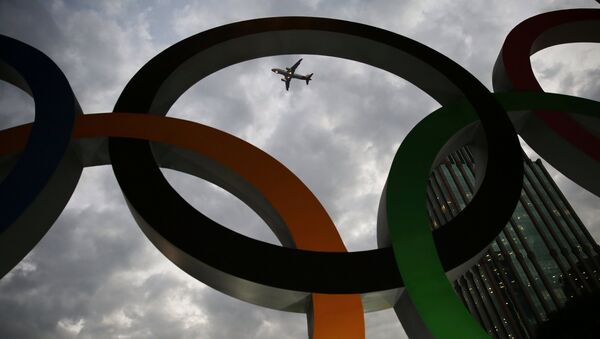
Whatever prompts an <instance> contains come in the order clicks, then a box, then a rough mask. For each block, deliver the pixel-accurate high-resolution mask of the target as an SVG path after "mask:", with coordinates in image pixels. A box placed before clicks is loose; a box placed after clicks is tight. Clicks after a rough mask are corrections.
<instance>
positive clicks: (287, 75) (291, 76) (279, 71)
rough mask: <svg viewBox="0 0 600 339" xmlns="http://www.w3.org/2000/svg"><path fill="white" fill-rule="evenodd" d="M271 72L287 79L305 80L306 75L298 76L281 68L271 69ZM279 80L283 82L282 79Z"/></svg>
mask: <svg viewBox="0 0 600 339" xmlns="http://www.w3.org/2000/svg"><path fill="white" fill-rule="evenodd" d="M271 71H273V73H275V74H280V75H282V76H283V77H284V78H289V79H300V80H306V78H307V76H306V75H300V74H296V73H292V72H290V71H287V70H285V69H281V68H273V69H271ZM281 80H283V81H285V80H284V79H281Z"/></svg>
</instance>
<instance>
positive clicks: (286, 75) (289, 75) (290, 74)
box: [271, 59, 313, 91]
mask: <svg viewBox="0 0 600 339" xmlns="http://www.w3.org/2000/svg"><path fill="white" fill-rule="evenodd" d="M301 61H302V59H300V60H298V61H297V62H296V63H295V64H294V65H293V66H292V67H286V68H285V70H283V69H281V68H271V71H272V72H273V73H275V74H278V75H282V76H283V79H281V81H283V82H285V90H286V91H287V90H289V89H290V82H291V81H292V79H300V80H304V81H306V84H307V85H308V82H309V81H310V80H312V79H311V77H312V76H313V73H310V74H306V75H299V74H296V68H298V65H300V62H301Z"/></svg>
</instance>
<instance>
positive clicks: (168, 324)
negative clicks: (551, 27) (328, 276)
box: [0, 0, 600, 338]
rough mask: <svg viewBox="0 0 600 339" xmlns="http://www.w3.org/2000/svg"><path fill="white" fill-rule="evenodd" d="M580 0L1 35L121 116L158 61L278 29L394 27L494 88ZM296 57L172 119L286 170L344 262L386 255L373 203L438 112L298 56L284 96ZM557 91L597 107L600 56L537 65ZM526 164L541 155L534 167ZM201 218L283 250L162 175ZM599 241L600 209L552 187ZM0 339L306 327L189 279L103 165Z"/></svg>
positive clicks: (224, 83)
mask: <svg viewBox="0 0 600 339" xmlns="http://www.w3.org/2000/svg"><path fill="white" fill-rule="evenodd" d="M575 7H592V8H598V7H599V6H598V4H597V3H596V2H595V1H592V0H586V1H583V0H582V1H564V0H560V1H558V0H557V1H535V2H534V1H520V0H510V1H509V0H504V1H477V2H476V1H466V0H456V1H439V0H436V1H429V0H419V1H358V0H355V1H324V0H323V1H320V0H309V1H276V0H273V1H242V0H238V1H230V0H218V1H213V0H209V1H201V2H200V1H198V2H193V1H190V2H189V3H188V2H185V1H166V0H152V1H141V0H139V1H117V0H114V1H93V2H92V1H58V0H52V1H43V2H40V3H37V2H33V1H20V0H0V34H5V35H8V36H11V37H14V38H17V39H19V40H21V41H23V42H26V43H28V44H30V45H32V46H34V47H36V48H38V49H40V50H42V51H43V52H44V53H46V54H47V55H49V56H50V57H51V58H52V59H53V60H54V61H55V62H56V63H57V64H58V65H59V67H60V68H61V69H62V70H63V72H64V73H65V74H66V76H67V78H68V79H69V81H70V83H71V86H72V88H73V90H74V91H75V94H76V96H77V98H78V100H79V102H80V104H81V106H82V108H83V110H84V112H86V113H94V112H108V111H111V110H112V107H113V106H114V104H115V102H116V100H117V98H118V95H119V93H120V92H121V91H122V89H123V88H124V86H125V84H126V83H127V81H128V80H129V79H130V78H131V77H132V76H133V75H134V74H135V73H136V71H137V70H138V69H139V68H141V67H142V66H143V65H144V64H145V63H146V62H147V61H148V60H150V59H151V58H152V57H153V56H154V55H156V54H157V53H159V52H160V51H162V50H163V49H165V48H167V47H168V46H170V45H172V44H174V43H176V42H177V41H179V40H181V39H183V38H185V37H188V36H190V35H192V34H195V33H199V32H201V31H204V30H206V29H209V28H212V27H215V26H219V25H223V24H227V23H231V22H235V21H240V20H245V19H252V18H257V17H267V16H281V15H303V16H322V17H331V18H339V19H345V20H351V21H356V22H361V23H365V24H369V25H373V26H377V27H380V28H384V29H387V30H390V31H393V32H396V33H399V34H402V35H405V36H408V37H410V38H412V39H415V40H417V41H419V42H422V43H424V44H426V45H428V46H430V47H432V48H434V49H436V50H437V51H440V52H442V53H443V54H445V55H447V56H448V57H450V58H451V59H453V60H455V61H456V62H458V63H459V64H461V65H462V66H463V67H465V68H466V69H467V70H469V71H470V72H472V73H473V74H475V75H476V76H477V77H478V78H479V79H480V81H482V82H483V83H484V84H485V85H486V86H488V87H489V88H491V76H492V66H493V64H494V61H495V59H496V56H497V55H498V52H499V49H500V46H501V44H502V42H503V40H504V37H505V36H506V35H507V34H508V32H509V31H510V29H511V28H512V27H514V26H515V25H516V24H518V23H519V22H520V21H522V20H524V19H526V18H528V17H530V16H532V15H535V14H538V13H542V12H546V11H549V10H555V9H562V8H575ZM299 57H301V56H299V55H286V56H278V57H272V58H263V59H257V60H253V61H248V62H245V63H242V64H238V65H235V66H232V67H229V68H227V69H225V70H222V71H220V72H217V73H215V74H213V75H211V76H209V77H207V78H205V79H204V80H202V81H201V82H200V83H198V84H196V85H195V86H194V87H192V88H191V89H190V90H189V91H187V92H186V93H185V94H184V95H183V96H182V97H181V98H180V99H179V100H178V101H177V102H176V104H175V105H174V107H173V108H172V109H171V111H170V112H169V115H170V116H173V117H179V118H184V119H189V120H193V121H197V122H200V123H203V124H207V125H210V126H213V127H216V128H219V129H222V130H224V131H227V132H229V133H231V134H234V135H236V136H238V137H240V138H242V139H244V140H246V141H248V142H250V143H252V144H254V145H256V146H258V147H260V148H261V149H263V150H265V151H267V152H268V153H269V154H271V155H273V156H274V157H275V158H277V159H278V160H280V161H281V162H283V163H284V164H285V165H286V166H288V167H289V168H290V169H291V170H292V171H293V172H294V173H295V174H296V175H298V176H299V177H300V178H301V179H302V180H303V181H304V182H305V183H306V184H307V185H308V187H309V188H310V189H311V190H312V191H313V192H314V193H315V194H316V196H317V197H318V198H319V199H320V201H321V202H322V203H323V205H324V206H325V208H326V209H327V211H328V212H329V213H330V215H331V216H332V218H333V220H334V221H335V223H336V225H337V227H338V229H339V231H340V233H341V235H342V238H343V239H344V242H345V243H346V245H347V247H348V248H349V249H350V250H353V251H356V250H364V249H370V248H374V247H375V246H376V240H375V220H376V212H377V204H378V201H379V196H380V194H381V190H382V188H383V184H384V181H385V178H386V175H387V171H388V170H389V166H390V164H391V160H392V157H393V154H394V151H395V150H396V148H397V146H398V145H399V143H400V142H401V141H402V139H403V138H404V136H405V135H406V133H407V132H408V131H409V130H410V129H411V128H412V127H413V126H414V125H415V124H416V123H417V122H418V121H419V120H420V119H422V118H423V117H424V116H425V115H426V114H428V113H429V112H431V111H432V110H434V109H435V108H437V107H439V105H438V104H437V103H435V102H434V101H433V100H432V99H431V98H429V97H428V96H427V95H426V94H424V93H422V92H420V90H418V89H416V88H415V87H414V86H412V85H410V84H409V83H407V82H405V81H404V80H402V79H399V78H397V77H396V76H393V75H391V74H387V73H385V72H383V71H381V70H378V69H375V68H372V67H370V66H365V65H362V64H359V63H356V62H352V61H346V60H341V59H336V58H328V57H319V56H307V55H304V56H303V57H304V61H303V64H302V65H301V66H300V68H299V69H298V71H299V72H300V73H305V72H306V73H312V72H314V73H315V75H314V78H313V79H314V81H313V82H311V84H310V86H306V85H304V84H303V83H301V82H293V83H292V86H291V87H292V88H291V90H290V91H289V92H285V90H284V87H283V84H282V83H281V82H280V81H279V80H278V79H277V77H276V76H275V75H274V74H273V73H271V72H270V71H269V70H270V69H271V68H272V67H282V66H289V65H291V64H292V63H293V62H295V61H296V60H297V59H298V58H299ZM532 60H533V63H534V69H535V73H536V75H537V76H538V79H539V80H540V82H541V84H542V86H543V87H544V88H545V89H546V90H547V91H554V92H561V93H567V94H573V95H578V96H582V97H587V98H591V99H597V100H598V99H600V80H599V79H600V46H594V45H592V44H577V45H569V46H568V47H565V46H559V47H554V48H551V49H548V50H546V51H543V52H540V53H539V54H538V55H535V56H534V57H533V58H532ZM32 120H33V101H32V100H31V99H30V98H29V97H27V95H25V94H23V93H21V92H20V91H19V90H18V89H16V88H14V87H12V86H10V85H7V84H5V83H0V128H6V127H10V126H15V125H18V124H21V123H25V122H30V121H32ZM530 154H532V153H530ZM164 173H165V174H166V176H167V178H168V180H169V182H170V183H171V184H172V185H173V186H174V187H175V188H176V189H177V190H178V191H179V192H180V193H181V194H182V195H183V196H184V197H185V198H186V199H187V200H188V201H189V202H190V203H191V204H192V205H194V206H195V207H196V208H198V209H199V210H200V211H202V212H204V213H206V214H207V215H208V216H210V217H211V218H213V219H215V220H217V221H219V222H221V223H223V224H225V225H228V226H230V227H231V228H233V229H235V230H236V231H238V232H241V233H243V234H246V235H249V236H252V237H254V238H257V239H261V240H264V241H268V242H272V243H277V240H276V239H275V237H274V236H273V235H272V234H271V233H270V231H269V229H268V228H267V227H266V225H265V224H264V223H263V222H262V221H261V220H260V219H259V218H258V217H257V216H256V215H255V214H254V213H253V212H252V211H251V210H250V209H249V208H248V207H246V206H245V205H243V204H242V203H241V202H239V201H238V200H237V199H236V198H234V197H233V196H231V195H230V194H228V193H227V192H225V191H223V190H221V189H220V188H217V187H215V186H213V185H211V184H208V183H206V182H203V181H202V180H200V179H197V178H193V177H190V176H188V175H184V174H179V173H175V172H173V171H168V170H165V171H164ZM552 173H553V176H554V177H555V179H556V180H557V182H558V184H559V186H560V187H561V188H562V189H563V190H564V192H565V194H566V195H567V197H568V198H569V199H570V201H571V202H572V204H573V206H574V208H575V210H576V211H577V212H578V213H579V215H580V217H581V218H582V219H583V221H584V223H586V225H587V226H588V228H589V229H590V230H591V232H592V233H593V235H594V237H595V239H596V240H600V215H599V213H598V211H599V210H600V199H599V198H597V197H595V196H593V195H591V194H590V193H588V192H586V191H585V190H583V189H581V188H580V187H578V186H576V185H575V184H573V183H572V182H570V181H569V180H568V179H566V178H564V177H563V176H561V175H560V174H559V173H557V172H556V171H552ZM366 325H367V337H368V338H405V337H406V336H405V334H404V332H403V330H402V327H401V325H400V324H399V322H398V320H397V319H396V317H395V314H394V313H393V312H392V311H390V310H387V311H381V312H376V313H371V314H367V315H366ZM0 337H2V338H306V337H307V329H306V318H305V316H304V315H302V314H290V313H284V312H279V311H273V310H269V309H265V308H262V307H258V306H254V305H250V304H247V303H245V302H241V301H238V300H236V299H233V298H231V297H229V296H227V295H223V294H221V293H220V292H216V291H214V290H213V289H211V288H210V287H207V286H205V285H204V284H203V283H201V282H199V281H197V280H196V279H194V278H191V277H189V276H188V275H187V274H185V273H183V272H182V271H181V270H179V269H178V268H177V267H176V266H175V265H173V264H172V263H171V262H170V261H168V260H167V259H166V258H165V257H163V256H162V254H160V253H159V252H158V251H157V250H156V249H155V248H154V246H153V245H152V244H151V243H150V242H149V240H148V239H146V237H145V236H144V235H143V234H142V232H141V231H140V229H139V228H138V226H137V225H136V224H135V222H134V220H133V218H132V217H131V215H130V214H129V211H128V210H127V207H126V205H125V202H124V199H123V197H122V195H121V193H120V191H119V189H118V187H117V183H116V181H115V178H114V176H113V173H112V170H111V168H110V167H108V166H102V167H97V168H88V169H86V170H84V172H83V176H82V178H81V181H80V183H79V185H78V187H77V190H76V191H75V193H74V194H73V197H72V199H71V201H70V202H69V204H68V206H67V208H66V209H65V210H64V211H63V213H62V215H61V216H60V218H59V219H58V220H57V221H56V223H55V225H54V226H53V227H52V229H51V230H50V231H49V232H48V233H47V235H46V236H45V237H44V238H43V239H42V241H41V242H40V243H39V244H38V245H37V246H36V247H35V248H34V250H33V251H32V252H31V253H30V254H29V255H28V256H27V257H26V258H25V259H24V260H23V261H22V262H21V263H20V264H19V265H18V266H17V267H15V268H14V269H13V270H12V271H11V272H10V273H9V274H8V275H7V276H5V277H4V278H3V279H2V280H0Z"/></svg>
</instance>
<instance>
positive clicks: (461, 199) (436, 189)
mask: <svg viewBox="0 0 600 339" xmlns="http://www.w3.org/2000/svg"><path fill="white" fill-rule="evenodd" d="M524 163H525V177H524V182H523V190H522V193H521V197H520V200H519V203H518V205H517V208H516V210H515V212H514V213H513V216H512V218H511V220H510V221H509V223H508V224H507V225H506V227H505V228H504V230H503V231H502V232H501V233H500V234H499V235H498V237H496V239H495V240H494V242H492V244H490V246H489V248H488V250H487V251H486V252H485V254H484V255H483V257H482V259H481V260H480V261H479V262H478V263H477V264H476V265H475V266H473V267H472V268H471V269H470V270H469V271H468V272H466V273H465V274H464V275H463V276H461V277H460V278H459V279H458V280H456V281H455V282H454V288H455V291H456V293H457V294H458V295H459V296H460V298H461V299H462V301H463V303H464V304H465V306H466V307H467V308H468V309H469V311H470V312H471V314H472V315H473V316H474V317H475V318H476V319H477V320H478V321H479V322H480V323H481V325H482V326H483V327H484V328H485V329H486V330H487V331H488V333H489V334H490V335H492V337H494V338H536V337H537V336H538V332H539V328H540V326H544V325H545V324H547V323H548V321H549V319H553V316H552V314H554V313H557V312H560V311H561V310H563V309H565V307H566V305H570V304H572V303H573V302H574V301H577V300H582V299H586V298H591V297H592V296H594V295H596V296H597V295H598V293H599V292H600V256H599V254H600V248H599V246H598V244H596V242H595V241H594V239H593V238H592V237H591V235H590V233H589V232H588V231H587V229H586V227H585V226H584V225H583V224H582V222H581V220H579V218H578V217H577V215H576V214H575V212H574V211H573V209H572V208H571V206H570V205H569V203H568V202H567V201H566V199H565V197H564V196H563V195H562V193H561V192H560V190H559V189H558V187H557V186H556V184H555V183H554V181H553V180H552V179H551V177H550V175H549V174H548V172H547V171H546V169H545V168H544V166H543V165H542V163H541V161H540V160H537V161H534V162H532V161H531V160H530V159H528V158H527V157H526V156H525V155H524ZM474 166H475V164H474V162H473V156H472V154H471V152H470V150H469V149H468V148H463V149H461V150H459V151H457V152H455V153H453V154H452V155H451V156H449V157H448V158H447V159H446V160H445V161H444V162H443V163H442V164H441V165H440V166H438V167H437V168H436V169H435V170H434V171H433V172H432V174H431V176H430V179H429V187H428V192H427V193H428V201H427V203H428V208H429V213H430V219H431V223H432V225H433V227H434V228H438V227H440V226H441V225H443V224H444V223H445V222H447V221H448V220H450V219H451V218H453V217H454V216H455V215H456V214H457V213H458V212H459V211H460V210H461V209H462V208H464V207H465V205H466V204H467V203H468V201H469V200H470V199H471V197H472V194H473V189H474V185H475V178H474V175H473V174H474ZM482 227H485V225H482ZM599 336H600V334H599Z"/></svg>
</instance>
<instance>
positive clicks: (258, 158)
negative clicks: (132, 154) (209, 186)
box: [0, 113, 365, 339]
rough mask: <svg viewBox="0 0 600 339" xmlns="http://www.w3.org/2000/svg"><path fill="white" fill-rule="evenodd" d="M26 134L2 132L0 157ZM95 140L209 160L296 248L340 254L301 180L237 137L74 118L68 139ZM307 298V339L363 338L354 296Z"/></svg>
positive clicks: (132, 117)
mask: <svg viewBox="0 0 600 339" xmlns="http://www.w3.org/2000/svg"><path fill="white" fill-rule="evenodd" d="M30 129H31V124H26V125H21V126H17V127H14V128H10V129H7V130H5V131H2V133H0V155H6V154H11V153H17V152H19V151H20V150H22V149H23V148H24V147H25V144H26V142H27V137H28V135H29V131H30ZM96 137H125V138H134V139H143V140H149V141H156V142H161V143H165V144H170V145H174V146H178V147H180V148H184V149H188V150H191V151H194V152H197V153H199V154H202V155H203V156H206V157H208V158H211V159H212V160H215V161H217V162H218V163H220V164H222V165H224V166H226V167H228V168H230V169H231V170H233V171H234V172H236V173H237V174H239V175H240V176H241V177H243V178H244V179H245V180H247V181H248V182H249V183H251V184H252V185H253V186H254V187H255V188H256V189H257V190H258V191H260V192H261V194H262V195H263V196H264V197H265V198H266V200H267V201H269V202H270V203H271V204H272V206H273V208H274V209H275V210H276V211H278V212H279V214H280V216H281V217H282V219H283V220H284V222H285V223H286V225H287V226H288V230H289V232H290V234H291V236H292V238H293V240H294V242H295V244H296V246H297V248H299V249H305V250H314V251H329V252H346V247H345V246H344V243H343V241H342V239H341V237H340V235H339V233H338V232H337V229H336V227H335V225H334V224H333V221H332V220H331V218H330V217H329V215H328V214H327V212H326V211H325V209H324V208H323V206H322V205H321V204H320V202H319V201H318V200H317V199H316V197H315V196H314V194H313V193H312V192H311V191H310V190H309V189H308V188H307V187H306V186H305V185H304V184H303V183H302V181H300V179H298V177H296V176H295V175H294V174H293V173H292V172H291V171H289V170H288V169H287V168H286V167H285V166H284V165H283V164H281V163H280V162H279V161H277V160H276V159H274V158H273V157H271V156H270V155H268V154H267V153H265V152H263V151H262V150H260V149H258V148H256V147H254V146H252V145H251V144H249V143H247V142H245V141H243V140H241V139H239V138H237V137H234V136H232V135H230V134H228V133H225V132H223V131H220V130H217V129H214V128H211V127H209V126H205V125H202V124H198V123H195V122H191V121H187V120H181V119H176V118H169V117H160V116H154V115H142V114H133V113H118V114H115V113H100V114H86V115H80V116H77V117H76V120H75V127H74V129H73V134H72V139H83V138H96ZM250 164H251V165H252V166H249V165H250ZM264 173H269V176H265V175H264ZM290 197H294V199H290ZM298 202H302V203H301V204H300V203H298ZM311 299H312V321H311V323H312V326H311V329H309V330H311V331H312V333H311V334H310V337H311V338H313V339H322V338H349V339H362V338H364V337H365V327H364V326H365V325H364V317H363V307H362V302H361V298H360V295H358V294H342V295H340V294H337V295H329V294H318V293H313V294H312V298H311ZM307 311H308V310H307Z"/></svg>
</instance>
